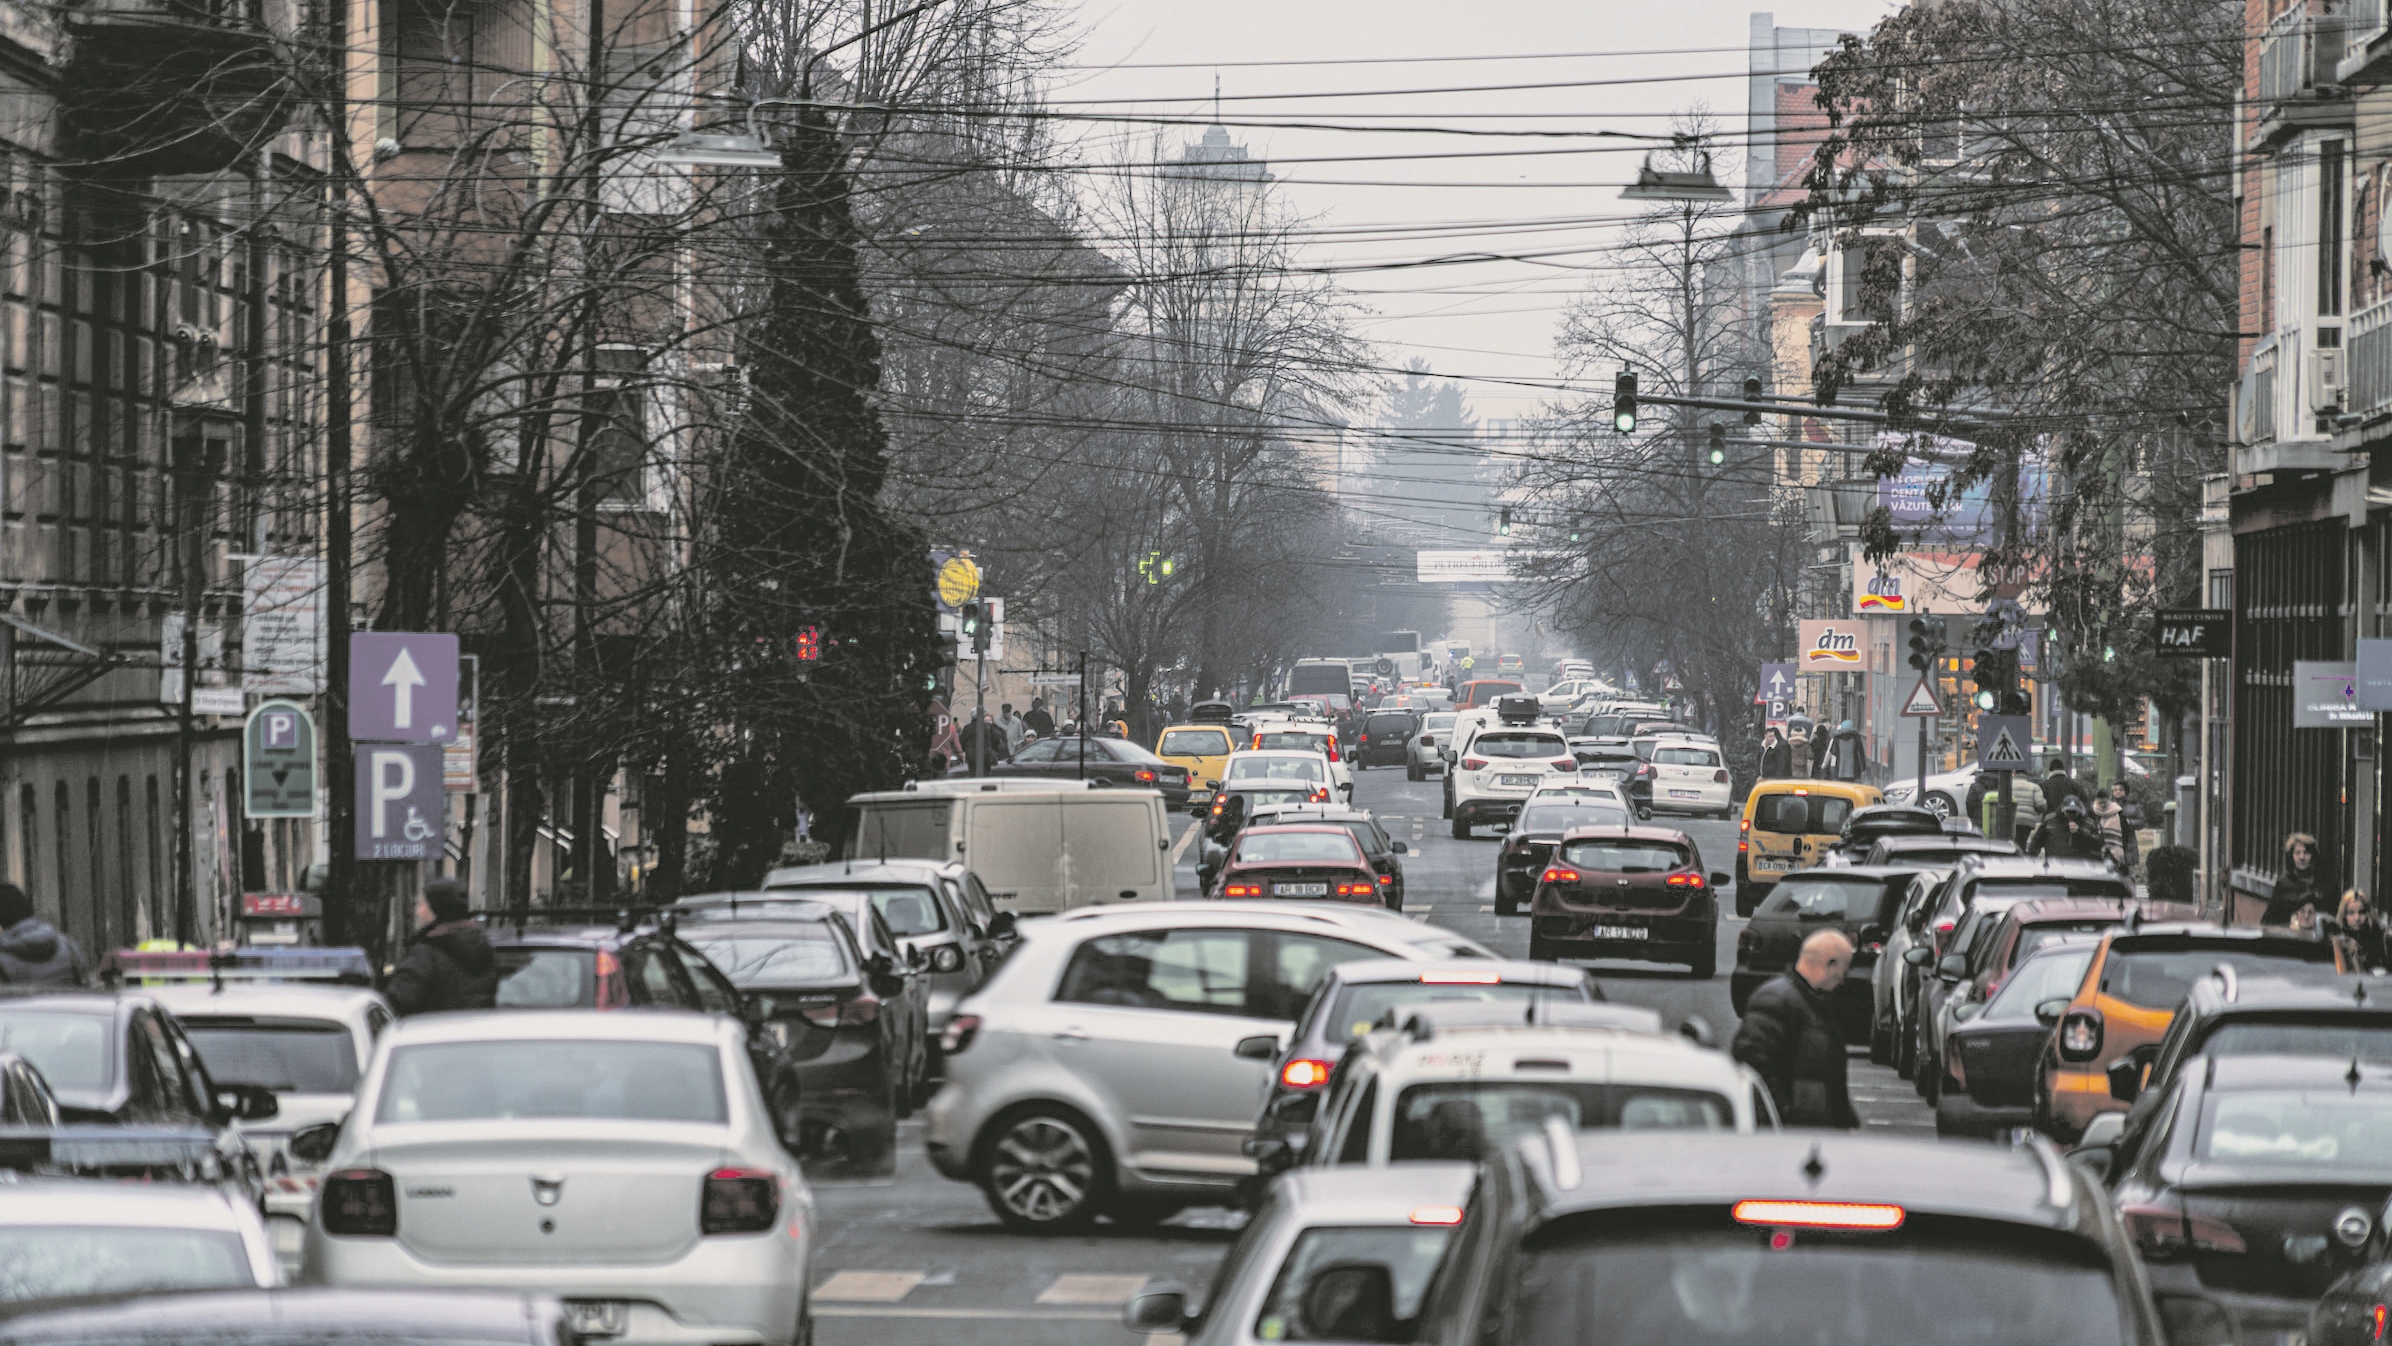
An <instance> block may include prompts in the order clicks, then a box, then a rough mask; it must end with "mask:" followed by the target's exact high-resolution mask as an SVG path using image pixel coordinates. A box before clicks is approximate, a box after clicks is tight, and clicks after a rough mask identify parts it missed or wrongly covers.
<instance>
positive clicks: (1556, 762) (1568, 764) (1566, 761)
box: [1553, 757, 1578, 771]
mask: <svg viewBox="0 0 2392 1346" xmlns="http://www.w3.org/2000/svg"><path fill="white" fill-rule="evenodd" d="M1553 769H1554V770H1555V771H1576V770H1577V769H1578V759H1577V758H1575V757H1556V758H1554V759H1553Z"/></svg>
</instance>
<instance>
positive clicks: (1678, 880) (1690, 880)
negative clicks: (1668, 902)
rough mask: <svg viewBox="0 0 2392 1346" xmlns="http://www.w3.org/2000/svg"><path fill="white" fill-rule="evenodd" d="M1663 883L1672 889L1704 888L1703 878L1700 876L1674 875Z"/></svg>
mask: <svg viewBox="0 0 2392 1346" xmlns="http://www.w3.org/2000/svg"><path fill="white" fill-rule="evenodd" d="M1662 882H1663V883H1664V884H1666V885H1668V886H1669V887H1672V888H1700V887H1702V886H1703V876H1702V875H1700V874H1672V875H1670V876H1669V877H1668V878H1666V879H1663V880H1662Z"/></svg>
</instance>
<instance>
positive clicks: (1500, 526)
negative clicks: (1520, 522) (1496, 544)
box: [1495, 505, 1512, 537]
mask: <svg viewBox="0 0 2392 1346" xmlns="http://www.w3.org/2000/svg"><path fill="white" fill-rule="evenodd" d="M1495 531H1496V532H1498V533H1501V534H1503V535H1504V536H1505V537H1510V536H1511V535H1512V507H1511V506H1509V505H1505V506H1504V507H1503V517H1502V518H1500V519H1498V520H1496V523H1495Z"/></svg>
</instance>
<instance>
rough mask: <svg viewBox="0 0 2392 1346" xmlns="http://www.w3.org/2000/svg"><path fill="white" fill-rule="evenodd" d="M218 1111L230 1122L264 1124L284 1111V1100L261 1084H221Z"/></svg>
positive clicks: (218, 1088)
mask: <svg viewBox="0 0 2392 1346" xmlns="http://www.w3.org/2000/svg"><path fill="white" fill-rule="evenodd" d="M216 1111H217V1113H218V1114H219V1115H221V1116H222V1117H224V1118H225V1119H226V1120H228V1121H243V1122H262V1121H265V1120H266V1119H267V1118H269V1117H272V1116H275V1115H276V1114H278V1113H280V1112H281V1111H282V1100H281V1099H278V1098H276V1097H275V1096H274V1091H273V1090H271V1089H268V1088H266V1087H265V1086H264V1085H260V1084H219V1085H217V1086H216Z"/></svg>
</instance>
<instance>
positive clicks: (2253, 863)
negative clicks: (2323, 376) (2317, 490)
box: [2230, 519, 2350, 875]
mask: <svg viewBox="0 0 2392 1346" xmlns="http://www.w3.org/2000/svg"><path fill="white" fill-rule="evenodd" d="M2349 531H2350V530H2349V528H2348V527H2347V526H2346V525H2345V524H2344V523H2343V522H2342V521H2341V520H2340V519H2335V520H2331V521H2329V522H2325V523H2308V524H2297V525H2294V526H2292V527H2289V528H2274V529H2269V530H2267V531H2265V532H2258V533H2246V534H2243V535H2242V536H2239V537H2237V538H2235V539H2234V789H2233V793H2232V795H2231V800H2232V806H2231V812H2232V816H2233V828H2232V832H2231V837H2232V846H2233V850H2232V854H2231V856H2230V863H2231V864H2232V866H2233V867H2234V868H2236V869H2240V870H2249V871H2253V872H2256V873H2262V874H2268V875H2273V874H2274V873H2275V872H2276V870H2277V868H2278V866H2279V865H2280V864H2281V862H2282V855H2283V847H2284V838H2285V836H2286V834H2288V833H2292V832H2308V833H2312V834H2314V835H2315V836H2316V837H2317V839H2318V844H2319V845H2320V846H2322V847H2323V848H2324V855H2325V859H2326V861H2327V863H2328V865H2329V866H2330V869H2329V872H2332V873H2337V874H2338V873H2340V872H2341V870H2342V869H2343V867H2345V866H2346V865H2347V864H2348V851H2349V847H2348V846H2347V845H2346V844H2345V843H2346V841H2347V840H2348V838H2349V829H2348V827H2347V825H2346V819H2345V816H2344V813H2345V810H2344V804H2343V800H2342V735H2341V734H2340V733H2338V732H2336V731H2334V730H2330V729H2294V728H2293V727H2292V707H2293V696H2294V692H2293V685H2292V665H2293V661H2294V660H2296V659H2340V658H2342V657H2343V651H2344V648H2345V645H2344V641H2343V628H2344V614H2345V612H2346V610H2347V609H2346V608H2345V606H2344V605H2345V603H2346V602H2347V601H2348V595H2347V593H2346V592H2345V587H2346V582H2347V581H2346V575H2347V568H2348V562H2347V560H2346V559H2345V557H2344V553H2343V549H2344V547H2345V546H2347V545H2348V543H2349Z"/></svg>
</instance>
